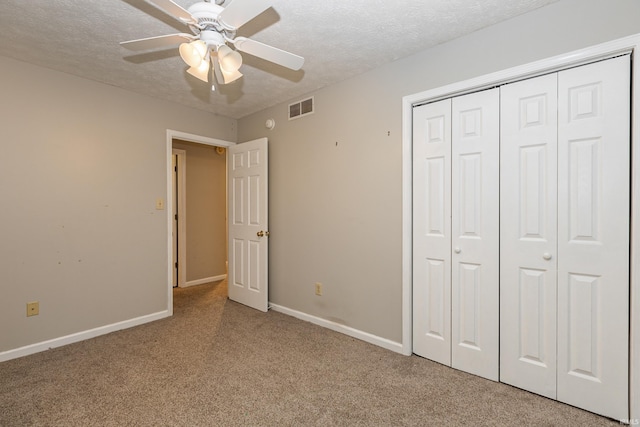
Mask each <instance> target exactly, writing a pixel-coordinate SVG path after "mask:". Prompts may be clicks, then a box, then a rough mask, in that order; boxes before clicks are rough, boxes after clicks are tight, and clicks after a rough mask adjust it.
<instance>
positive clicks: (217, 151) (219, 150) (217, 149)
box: [216, 147, 224, 154]
mask: <svg viewBox="0 0 640 427" xmlns="http://www.w3.org/2000/svg"><path fill="white" fill-rule="evenodd" d="M216 153H218V154H224V147H216Z"/></svg>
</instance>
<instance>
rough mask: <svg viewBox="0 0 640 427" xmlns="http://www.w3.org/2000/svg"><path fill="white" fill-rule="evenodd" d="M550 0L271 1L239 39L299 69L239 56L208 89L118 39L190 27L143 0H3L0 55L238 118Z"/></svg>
mask: <svg viewBox="0 0 640 427" xmlns="http://www.w3.org/2000/svg"><path fill="white" fill-rule="evenodd" d="M174 1H175V2H176V3H178V4H179V5H181V6H182V7H184V8H187V7H189V6H190V5H191V4H193V3H196V1H194V0H174ZM229 1H247V2H250V1H252V0H227V3H229ZM555 1H557V0H404V1H401V2H400V1H398V2H396V1H389V0H385V1H382V0H272V2H271V4H272V8H270V9H267V10H266V11H265V12H264V13H262V14H261V15H259V16H258V17H256V18H255V19H253V20H252V21H250V22H248V23H247V24H245V25H244V26H243V27H242V28H241V29H240V31H239V32H238V35H242V36H245V37H250V38H253V39H255V40H257V41H260V42H263V43H267V44H270V45H273V46H275V47H279V48H281V49H284V50H287V51H289V52H292V53H295V54H298V55H301V56H304V57H305V64H304V66H303V68H302V70H300V71H291V70H288V69H286V68H283V67H280V66H277V65H274V64H271V63H269V62H267V61H264V60H261V59H258V58H255V57H252V56H251V55H248V54H243V59H244V65H243V66H242V68H241V71H242V73H243V74H244V77H243V78H242V79H240V80H238V81H237V82H234V83H232V84H229V85H225V86H222V87H221V88H220V89H219V90H218V91H216V92H212V91H211V90H210V88H211V87H210V85H208V84H206V83H204V82H202V81H200V80H197V79H196V78H194V77H192V76H190V75H189V74H188V73H187V72H186V68H187V67H186V66H185V65H184V63H183V62H182V60H181V59H180V56H179V55H178V50H177V48H171V49H166V50H160V51H154V52H148V53H146V52H145V53H142V54H140V53H137V54H136V53H132V52H130V51H128V50H126V49H124V48H122V47H121V46H120V45H119V42H121V41H125V40H131V39H139V38H145V37H152V36H159V35H164V34H171V33H177V32H189V30H188V28H187V27H186V26H184V25H182V24H181V23H180V22H178V21H176V20H175V19H173V18H172V17H170V16H169V15H167V14H166V13H164V12H162V11H161V10H159V9H157V8H156V7H154V6H153V5H152V4H150V3H148V2H146V1H145V0H82V1H78V0H28V1H24V0H2V1H0V37H2V43H0V55H2V56H8V57H12V58H15V59H19V60H21V61H24V62H29V63H33V64H36V65H40V66H43V67H47V68H51V69H55V70H59V71H63V72H66V73H70V74H74V75H77V76H80V77H85V78H88V79H92V80H96V81H99V82H102V83H106V84H109V85H113V86H117V87H121V88H124V89H127V90H131V91H133V92H138V93H142V94H147V95H150V96H153V97H157V98H161V99H167V100H171V101H174V102H178V103H180V104H184V105H187V106H190V107H193V108H197V109H200V110H205V111H209V112H212V113H215V114H218V115H221V116H226V117H230V118H235V119H238V118H241V117H244V116H246V115H248V114H251V113H254V112H256V111H260V110H262V109H264V108H266V107H269V106H272V105H275V104H277V103H280V102H283V101H286V100H289V99H291V98H295V97H298V96H301V95H303V94H306V93H308V92H311V91H313V90H316V89H319V88H321V87H324V86H327V85H330V84H332V83H335V82H338V81H341V80H344V79H347V78H349V77H351V76H354V75H357V74H360V73H363V72H366V71H367V70H370V69H373V68H376V67H378V66H380V65H382V64H385V63H388V62H391V61H394V60H396V59H399V58H402V57H405V56H408V55H411V54H413V53H416V52H419V51H421V50H424V49H427V48H429V47H431V46H434V45H436V44H439V43H442V42H445V41H447V40H451V39H454V38H457V37H460V36H462V35H465V34H468V33H471V32H473V31H475V30H478V29H480V28H483V27H486V26H488V25H491V24H494V23H497V22H500V21H503V20H506V19H509V18H511V17H514V16H516V15H519V14H522V13H525V12H528V11H530V10H533V9H536V8H538V7H541V6H544V5H546V4H549V3H553V2H555Z"/></svg>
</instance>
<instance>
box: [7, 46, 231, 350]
mask: <svg viewBox="0 0 640 427" xmlns="http://www.w3.org/2000/svg"><path fill="white" fill-rule="evenodd" d="M0 77H1V78H0V94H2V95H1V97H2V102H0V145H1V147H2V159H3V162H2V166H0V197H1V199H2V211H1V213H0V230H1V232H0V236H1V237H0V239H1V240H0V242H1V243H0V272H2V274H1V278H0V353H2V352H3V351H7V350H11V349H16V348H18V347H22V346H26V345H30V344H34V343H39V342H42V341H46V340H49V339H54V338H58V337H62V336H66V335H68V334H73V333H77V332H82V331H86V330H89V329H92V328H97V327H101V326H105V325H110V324H113V323H116V322H120V321H126V320H129V319H135V318H138V317H140V316H145V315H149V314H152V313H156V312H161V311H164V310H166V309H167V298H168V286H169V284H168V281H167V271H168V265H169V264H168V263H169V262H170V260H168V251H167V239H168V236H167V211H166V210H163V211H159V210H156V209H155V201H156V198H166V192H167V188H166V187H167V142H166V130H167V129H173V130H178V131H183V132H189V133H192V134H198V135H203V136H208V137H214V138H220V139H224V140H229V141H234V140H235V139H236V122H235V120H229V119H223V118H220V117H217V116H213V115H211V114H207V113H204V112H199V111H196V110H193V109H189V108H185V107H182V106H179V105H176V104H172V103H169V102H165V101H160V100H157V99H153V98H149V97H145V96H140V95H137V94H133V93H130V92H126V91H123V90H120V89H117V88H114V87H111V86H107V85H103V84H99V83H95V82H92V81H88V80H84V79H80V78H76V77H74V76H70V75H66V74H62V73H58V72H54V71H50V70H47V69H44V68H40V67H36V66H32V65H28V64H25V63H21V62H18V61H15V60H12V59H8V58H2V57H0ZM28 301H39V302H40V315H39V316H35V317H29V318H27V317H26V303H27V302H28Z"/></svg>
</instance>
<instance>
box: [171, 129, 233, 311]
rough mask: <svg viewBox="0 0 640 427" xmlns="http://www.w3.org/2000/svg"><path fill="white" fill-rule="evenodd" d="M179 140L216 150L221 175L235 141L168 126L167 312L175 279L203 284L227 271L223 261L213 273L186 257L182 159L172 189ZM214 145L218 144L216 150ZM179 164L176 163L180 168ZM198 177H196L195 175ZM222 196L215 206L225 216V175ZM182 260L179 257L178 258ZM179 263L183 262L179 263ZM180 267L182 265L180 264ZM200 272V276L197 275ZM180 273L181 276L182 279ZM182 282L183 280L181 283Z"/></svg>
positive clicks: (186, 282)
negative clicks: (227, 150) (176, 211)
mask: <svg viewBox="0 0 640 427" xmlns="http://www.w3.org/2000/svg"><path fill="white" fill-rule="evenodd" d="M180 142H182V143H186V144H191V145H192V146H193V147H195V149H198V148H199V149H207V150H209V151H212V152H214V153H215V155H216V156H218V157H220V158H224V159H225V167H224V171H223V176H224V177H226V149H227V148H228V147H231V146H233V145H235V143H233V142H230V141H225V140H219V139H214V138H208V137H205V136H200V135H194V134H189V133H185V132H179V131H174V130H167V140H166V153H167V156H166V159H167V184H166V185H167V206H169V207H171V208H170V209H167V255H168V258H167V260H168V261H167V278H168V297H167V298H168V300H167V301H168V304H167V306H168V307H167V308H168V311H169V312H170V313H173V287H174V283H175V282H176V280H177V283H178V286H193V285H198V284H202V283H208V282H210V281H213V280H216V278H218V277H219V276H222V277H220V278H224V277H225V274H226V263H225V262H223V265H224V268H223V271H222V272H223V273H225V274H212V273H207V272H206V271H205V270H202V269H201V268H200V267H198V266H197V265H196V264H195V263H196V262H197V261H202V260H198V259H197V257H196V261H194V260H193V259H190V258H189V255H188V254H189V250H188V248H189V245H188V243H187V242H188V239H189V227H188V223H187V222H186V221H185V223H184V224H185V225H184V229H183V230H182V232H180V231H181V230H180V215H182V216H183V217H185V219H186V207H187V197H186V196H187V190H186V185H185V184H187V181H188V176H187V174H186V171H187V170H188V166H187V163H186V161H185V162H184V164H183V165H182V170H183V172H185V173H184V177H183V179H182V180H181V181H182V183H180V181H178V188H177V189H175V188H174V185H175V184H174V183H175V181H176V175H175V169H174V167H173V164H174V161H175V158H174V156H175V154H174V144H176V147H177V148H178V144H179V143H180ZM216 147H219V148H218V149H217V150H216ZM179 149H184V148H179ZM185 151H186V152H185V159H187V158H188V156H189V153H188V150H185ZM179 166H180V165H178V168H179ZM180 175H182V173H180ZM180 175H178V177H179V176H180ZM195 180H197V178H196V179H195ZM180 187H184V188H183V190H182V194H183V199H184V203H183V205H184V206H183V208H182V212H179V213H178V221H176V217H175V215H176V213H175V212H174V210H173V209H172V208H173V207H174V206H176V208H177V209H179V208H180V206H179V205H180V200H179V199H180V196H179V195H180V193H181V192H180ZM222 191H223V198H222V199H223V200H224V203H222V202H218V205H220V204H221V203H222V204H223V206H218V207H217V208H218V210H219V211H220V212H222V215H223V218H224V217H226V212H227V209H226V200H227V194H228V191H227V183H226V178H224V186H223V189H222ZM198 210H199V209H195V210H194V212H196V213H198ZM199 214H200V215H199V216H201V217H202V216H205V217H206V216H207V213H206V212H199ZM192 216H198V215H192ZM174 227H177V228H178V229H177V234H178V239H175V238H174V236H175V235H176V232H174ZM226 229H227V227H226V224H225V226H224V234H223V235H222V237H221V240H222V241H223V242H224V247H225V252H224V256H225V261H226ZM182 241H184V243H183V247H182V250H181V248H180V243H181V242H182ZM192 252H193V253H195V254H197V253H198V252H199V250H198V247H197V245H196V248H195V249H192ZM174 256H176V257H177V259H178V267H177V271H176V265H175V261H174ZM181 260H182V261H181ZM181 264H182V265H181ZM189 264H191V267H192V268H191V269H189ZM203 264H206V262H205V263H200V265H201V266H202V265H203ZM181 267H182V268H181ZM199 276H201V277H199ZM181 277H182V278H183V279H182V280H181ZM181 283H182V284H181Z"/></svg>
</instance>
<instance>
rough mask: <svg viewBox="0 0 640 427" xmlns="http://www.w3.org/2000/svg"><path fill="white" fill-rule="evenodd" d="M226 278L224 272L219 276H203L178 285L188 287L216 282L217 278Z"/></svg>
mask: <svg viewBox="0 0 640 427" xmlns="http://www.w3.org/2000/svg"><path fill="white" fill-rule="evenodd" d="M226 278H227V275H226V274H221V275H219V276H213V277H205V278H204V279H198V280H190V281H188V282H187V283H185V284H184V285H182V286H180V287H181V288H188V287H189V286H196V285H204V284H205V283H211V282H217V281H218V280H224V279H226Z"/></svg>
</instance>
